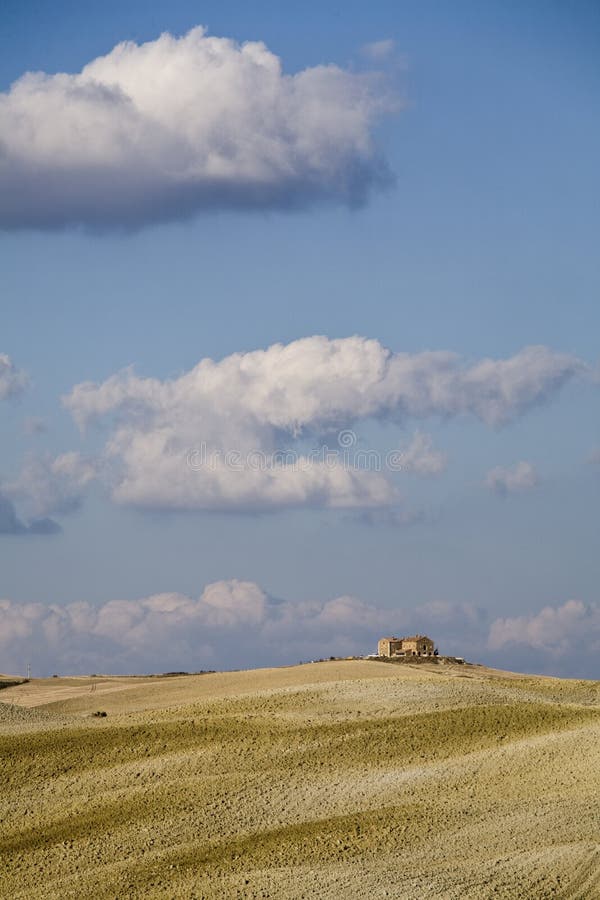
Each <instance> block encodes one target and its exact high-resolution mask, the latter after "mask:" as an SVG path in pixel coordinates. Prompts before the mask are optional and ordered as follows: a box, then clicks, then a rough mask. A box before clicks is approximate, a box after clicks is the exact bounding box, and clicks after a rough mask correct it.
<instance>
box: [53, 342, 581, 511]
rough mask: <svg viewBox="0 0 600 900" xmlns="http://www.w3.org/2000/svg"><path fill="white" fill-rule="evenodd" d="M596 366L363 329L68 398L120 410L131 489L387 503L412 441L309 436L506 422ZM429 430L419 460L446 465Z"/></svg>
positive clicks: (170, 500) (117, 486) (232, 500)
mask: <svg viewBox="0 0 600 900" xmlns="http://www.w3.org/2000/svg"><path fill="white" fill-rule="evenodd" d="M583 368H584V367H583V364H582V363H581V362H580V361H579V360H577V359H576V358H574V357H572V356H569V355H566V354H560V353H555V352H553V351H551V350H549V349H548V348H546V347H528V348H525V349H524V350H521V351H520V352H519V353H517V354H516V355H515V356H513V357H510V358H508V359H501V360H492V359H483V360H480V361H478V362H475V363H472V364H465V363H464V362H463V361H462V360H461V359H460V358H459V357H458V356H456V355H455V354H453V353H448V352H426V353H417V354H409V353H392V352H391V351H389V350H387V349H386V348H385V347H383V346H382V345H381V344H380V343H379V342H378V341H376V340H368V339H366V338H362V337H352V338H343V339H338V340H330V339H328V338H326V337H310V338H304V339H302V340H298V341H294V342H292V343H290V344H287V345H281V344H275V345H273V346H271V347H269V348H268V349H267V350H264V351H263V350H260V351H253V352H249V353H235V354H232V355H231V356H228V357H226V358H225V359H223V360H221V361H220V362H214V361H213V360H211V359H203V360H201V361H200V362H199V363H198V365H196V366H195V367H194V368H193V369H192V370H190V371H189V372H187V373H185V374H183V375H182V376H181V377H179V378H177V379H174V380H171V381H159V380H158V379H154V378H142V377H140V376H137V375H135V374H134V373H133V372H132V371H130V370H128V371H125V372H121V373H119V374H117V375H114V376H112V377H110V378H109V379H108V380H107V381H105V382H104V383H102V384H92V383H84V384H79V385H77V386H76V387H75V388H74V389H73V391H72V392H71V394H70V395H69V396H68V397H67V398H66V399H65V403H66V405H67V406H68V408H69V409H70V410H71V412H72V414H73V415H74V417H75V419H76V420H77V421H78V423H79V424H80V425H85V424H86V423H88V422H90V421H93V420H95V419H104V420H108V422H109V423H110V428H111V434H110V438H109V441H108V443H107V446H106V458H107V460H108V461H109V463H110V466H111V469H112V482H113V485H114V494H113V495H114V498H115V499H116V500H117V501H119V502H122V503H127V504H132V505H136V506H139V507H154V508H170V509H238V510H239V509H251V510H259V509H274V508H280V507H293V506H303V505H304V506H306V505H312V506H329V507H338V508H340V507H341V508H351V507H358V508H369V507H372V508H374V507H384V506H387V505H393V504H395V503H397V502H398V495H397V491H396V488H395V487H394V486H393V483H392V481H391V480H390V473H389V469H390V468H392V469H394V468H395V469H396V470H397V469H402V466H403V464H404V461H405V457H403V455H402V454H401V453H395V454H393V459H392V460H391V461H389V460H388V459H387V458H385V459H381V465H380V466H379V467H377V466H371V467H370V468H369V467H367V468H364V467H361V466H360V465H358V464H355V459H356V457H355V453H354V448H350V449H351V450H352V451H353V452H347V448H346V446H345V443H344V441H342V440H341V439H340V446H338V445H337V444H336V446H335V448H332V449H335V451H336V455H335V456H327V457H325V456H323V455H321V454H317V455H316V456H308V455H307V451H306V448H304V449H302V446H303V445H302V440H303V439H305V438H313V437H314V436H315V435H319V434H324V433H327V432H329V433H331V431H332V430H334V429H337V428H342V427H347V426H348V425H349V424H353V423H354V422H356V421H359V420H361V419H368V418H378V419H381V420H387V421H394V422H402V421H404V420H406V419H407V418H417V419H418V418H426V417H428V416H433V415H437V416H443V417H450V416H468V415H470V416H475V417H477V418H478V419H480V420H482V421H483V422H485V423H486V424H488V425H496V426H497V425H502V424H504V423H506V422H509V421H511V420H512V419H514V418H516V417H518V416H519V415H521V414H523V413H524V412H526V411H527V410H528V409H529V408H530V407H532V406H534V405H536V404H538V403H541V402H544V401H545V400H547V399H548V398H550V397H551V396H552V395H554V394H555V393H556V392H557V390H558V389H559V388H560V387H561V385H563V384H564V383H565V382H566V381H567V380H569V379H570V378H572V377H573V376H574V375H576V374H577V373H578V372H580V371H582V370H583ZM349 436H350V437H351V436H352V433H350V434H349ZM417 444H418V445H416V444H414V443H413V445H412V446H411V447H410V448H409V451H410V452H409V455H408V457H406V458H408V461H409V468H411V467H412V468H413V469H414V470H416V471H420V472H421V474H427V473H429V474H431V473H435V472H436V471H439V470H440V469H441V468H442V467H443V464H444V460H443V457H442V456H441V455H440V454H439V453H438V452H437V451H434V450H432V448H431V446H430V444H429V443H428V441H427V439H426V438H424V437H423V438H420V439H418V441H417ZM290 448H291V450H290ZM285 450H290V453H289V454H285V453H283V454H282V451H285ZM274 454H275V455H274ZM278 454H279V455H278ZM388 462H390V464H389V465H388V464H387V463H388ZM392 463H395V465H392Z"/></svg>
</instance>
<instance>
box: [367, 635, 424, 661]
mask: <svg viewBox="0 0 600 900" xmlns="http://www.w3.org/2000/svg"><path fill="white" fill-rule="evenodd" d="M377 655H378V656H436V655H437V650H436V649H435V644H434V642H433V641H432V640H431V638H428V637H427V636H426V635H424V634H415V635H413V636H412V637H402V638H397V637H384V638H381V640H380V641H379V643H378V644H377Z"/></svg>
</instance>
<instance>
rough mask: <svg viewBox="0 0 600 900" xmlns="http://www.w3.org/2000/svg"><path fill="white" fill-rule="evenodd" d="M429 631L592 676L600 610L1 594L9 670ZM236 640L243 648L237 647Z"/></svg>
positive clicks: (220, 589)
mask: <svg viewBox="0 0 600 900" xmlns="http://www.w3.org/2000/svg"><path fill="white" fill-rule="evenodd" d="M390 632H391V633H396V634H408V633H414V632H421V633H427V634H430V635H431V636H432V637H433V638H434V639H435V640H436V642H437V643H438V644H439V645H440V650H441V652H442V653H445V654H448V655H458V656H466V657H467V658H468V659H469V660H471V661H473V662H488V663H492V664H495V665H498V666H500V667H504V668H510V667H511V666H513V667H518V668H522V669H523V670H524V671H539V672H544V671H546V672H549V673H554V674H565V675H582V676H584V677H585V676H587V677H593V676H594V674H597V671H595V660H596V658H597V652H598V649H600V607H598V606H597V605H590V606H586V605H584V604H583V603H580V602H579V601H574V600H571V601H568V602H567V603H565V604H564V605H563V606H561V607H547V608H546V609H544V610H542V611H541V612H540V613H538V614H536V615H532V616H523V617H519V618H515V619H510V618H508V619H496V620H495V621H492V622H491V623H490V620H489V616H488V613H487V612H486V611H485V610H483V609H481V608H478V607H476V606H474V605H472V604H469V603H448V602H445V601H439V602H434V603H427V604H422V605H421V606H419V607H416V608H414V609H393V610H392V609H381V608H378V607H376V606H374V605H373V604H370V603H365V602H363V601H362V600H359V599H358V598H356V597H352V596H340V597H334V598H333V599H330V600H325V601H322V600H319V601H313V600H299V601H290V600H282V599H277V598H274V597H272V596H269V594H267V593H266V592H265V591H264V590H263V589H262V588H261V587H260V586H259V585H257V584H255V583H254V582H251V581H238V580H235V579H232V580H228V581H218V582H214V583H213V584H209V585H207V586H206V587H205V588H204V590H203V591H202V593H201V594H200V595H199V596H198V597H197V598H192V597H189V596H187V595H185V594H179V593H164V594H155V595H152V596H149V597H143V598H141V599H139V600H111V601H109V602H107V603H104V604H102V605H101V606H93V605H92V604H90V603H86V602H79V603H69V604H64V605H59V604H51V605H45V604H43V603H24V604H18V603H14V602H11V601H10V600H0V670H1V671H4V672H12V673H15V674H18V673H19V672H21V671H22V669H23V665H24V661H25V662H26V661H30V662H31V663H32V666H33V671H34V674H36V675H38V676H41V675H49V674H52V673H53V672H59V673H63V674H67V673H71V674H84V673H90V672H104V673H119V672H131V673H140V672H157V671H181V670H186V671H198V670H200V669H207V668H216V669H227V668H244V667H253V666H260V665H278V664H280V665H285V664H290V663H295V662H298V661H300V660H309V659H316V658H322V657H328V656H331V655H333V656H346V655H363V654H367V653H372V652H375V650H376V643H377V640H378V638H379V637H381V635H382V634H387V633H390ZM232 647H235V652H234V653H232V650H231V648H232Z"/></svg>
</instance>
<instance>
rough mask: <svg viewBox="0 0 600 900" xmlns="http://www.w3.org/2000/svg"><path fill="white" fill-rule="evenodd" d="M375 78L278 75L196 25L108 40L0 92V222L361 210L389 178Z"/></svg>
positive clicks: (276, 67)
mask: <svg viewBox="0 0 600 900" xmlns="http://www.w3.org/2000/svg"><path fill="white" fill-rule="evenodd" d="M393 107H394V103H393V102H392V101H391V99H390V97H389V96H388V94H387V91H386V89H385V88H384V86H383V83H382V81H381V79H380V78H379V77H378V76H377V75H375V74H365V73H353V72H349V71H346V70H343V69H341V68H339V67H337V66H334V65H321V66H315V67H312V68H308V69H305V70H303V71H301V72H298V73H297V74H295V75H287V74H284V73H283V71H282V64H281V60H280V59H279V58H278V57H277V56H276V55H274V54H273V53H272V52H271V51H269V50H268V48H267V47H266V46H265V45H264V44H263V43H260V42H249V43H245V44H241V45H240V44H238V43H236V42H235V41H233V40H230V39H228V38H218V37H209V36H208V35H207V34H206V32H205V30H204V28H202V27H197V28H193V29H192V30H191V31H189V32H188V33H187V34H186V35H184V36H183V37H180V38H177V37H174V36H172V35H170V34H168V33H165V34H162V35H161V36H160V37H159V38H158V39H157V40H155V41H150V42H148V43H145V44H142V45H137V44H135V43H133V42H131V41H128V42H125V43H121V44H118V45H117V46H116V47H115V48H114V49H113V50H112V51H111V52H110V53H108V54H107V55H106V56H102V57H98V58H97V59H94V60H92V61H91V62H90V63H88V64H87V65H86V66H84V68H83V69H82V71H81V72H79V73H77V74H65V73H60V74H57V75H47V74H45V73H43V72H35V73H31V72H30V73H26V74H25V75H23V76H22V77H21V78H19V79H18V80H17V81H16V82H15V83H14V84H13V85H12V87H11V89H10V91H8V92H7V93H4V94H1V95H0V134H1V135H2V142H1V143H0V227H2V228H23V227H35V228H51V227H60V226H64V225H68V224H79V223H83V224H86V225H91V226H100V227H102V226H115V225H116V226H126V227H137V226H142V225H144V224H146V223H149V222H160V221H169V220H173V219H179V218H184V217H187V216H191V215H194V214H195V213H198V212H201V211H202V210H211V209H262V210H264V209H278V208H279V209H281V208H294V207H305V206H310V205H313V204H315V203H321V202H333V203H343V204H348V205H351V206H352V205H356V204H361V203H363V202H364V201H365V200H366V199H367V197H368V195H369V193H370V192H371V191H372V190H373V189H374V188H378V187H382V186H385V185H387V184H389V183H390V174H389V170H388V168H387V166H386V164H385V162H384V161H383V159H382V158H381V156H380V155H379V154H378V152H377V150H376V148H375V145H374V142H373V136H372V131H373V126H374V124H375V122H376V120H377V119H378V118H379V117H380V116H381V115H383V114H384V113H386V112H390V111H391V110H392V108H393Z"/></svg>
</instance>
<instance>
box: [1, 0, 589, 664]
mask: <svg viewBox="0 0 600 900" xmlns="http://www.w3.org/2000/svg"><path fill="white" fill-rule="evenodd" d="M0 25H1V27H0V51H1V52H0V92H1V93H0V262H1V272H2V279H1V286H0V298H1V299H0V303H1V307H0V309H1V313H2V315H1V319H0V429H1V431H0V433H1V436H2V441H1V444H0V671H4V672H11V673H24V672H25V671H26V668H27V664H28V663H29V664H30V665H31V671H32V673H33V674H34V675H40V676H42V675H48V674H51V673H61V674H66V673H89V672H91V671H93V672H148V671H168V670H190V671H197V670H201V669H207V668H210V669H229V668H242V667H245V666H261V665H283V664H289V663H295V662H298V661H300V660H309V659H313V658H320V657H324V656H330V655H351V654H362V653H370V652H373V651H374V649H375V647H376V641H377V638H378V637H380V636H381V635H383V634H399V635H403V634H410V633H414V632H420V633H426V634H429V635H431V637H433V638H434V640H435V641H436V643H437V644H438V646H439V649H440V652H441V653H448V654H455V655H460V656H463V657H466V658H467V659H469V660H472V661H475V662H483V663H488V664H492V665H497V666H499V667H502V668H514V669H519V670H523V671H532V672H543V673H548V674H557V675H564V676H569V677H587V678H593V677H596V678H598V677H600V675H599V672H598V663H597V660H598V658H599V656H598V651H599V650H600V597H599V596H598V584H599V577H598V576H599V574H600V571H599V564H598V559H599V552H598V551H599V550H600V547H599V544H598V533H599V531H600V529H599V527H598V499H599V484H600V417H599V416H598V397H599V389H600V368H599V352H598V334H599V332H600V304H599V303H598V296H599V288H600V257H599V255H598V252H597V243H598V234H599V225H600V222H599V219H600V204H599V203H598V186H599V185H598V164H597V160H598V159H599V158H600V120H599V118H598V115H597V101H598V92H599V88H600V62H599V60H600V54H599V53H598V49H599V42H600V11H599V9H598V6H597V5H596V4H593V3H588V2H586V0H579V2H569V3H555V2H523V3H512V2H502V3H500V2H493V0H490V2H489V3H486V4H480V3H475V2H468V0H459V2H457V3H455V4H446V3H442V2H432V0H425V2H394V3H391V2H390V3H388V2H383V0H374V2H371V3H369V4H366V3H360V2H352V0H347V2H345V3H343V4H341V3H337V2H329V0H326V2H319V3H318V4H317V3H303V4H281V3H275V2H256V3H253V4H247V3H239V2H223V0H222V2H219V3H214V2H207V3H192V2H184V0H170V2H169V3H164V2H160V0H157V2H154V3H152V4H151V5H149V4H146V3H143V2H135V0H130V2H120V3H115V2H110V0H107V2H105V3H103V4H97V3H91V2H60V0H57V2H56V3H53V4H52V5H51V6H50V5H48V4H43V3H39V2H34V0H19V2H16V0H5V2H4V3H3V4H2V10H1V11H0ZM232 648H235V650H234V651H233V650H232Z"/></svg>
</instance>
